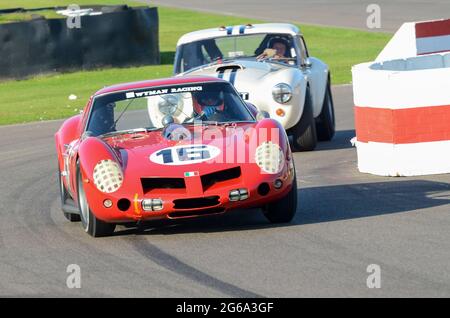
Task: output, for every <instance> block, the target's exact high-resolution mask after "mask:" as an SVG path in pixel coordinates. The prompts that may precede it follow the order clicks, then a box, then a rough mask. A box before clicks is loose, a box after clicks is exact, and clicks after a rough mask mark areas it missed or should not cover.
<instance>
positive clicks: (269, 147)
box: [255, 141, 284, 174]
mask: <svg viewBox="0 0 450 318" xmlns="http://www.w3.org/2000/svg"><path fill="white" fill-rule="evenodd" d="M255 162H256V164H257V165H258V167H260V168H261V170H262V171H264V172H265V173H269V174H276V173H279V172H281V170H282V169H283V164H284V153H283V150H282V149H281V147H280V146H279V145H278V144H276V143H273V142H271V141H266V142H263V143H262V144H261V145H259V146H258V147H257V148H256V151H255Z"/></svg>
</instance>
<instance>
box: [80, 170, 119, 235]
mask: <svg viewBox="0 0 450 318" xmlns="http://www.w3.org/2000/svg"><path fill="white" fill-rule="evenodd" d="M77 176H78V177H77V184H78V206H79V208H80V212H81V213H80V216H81V224H82V225H83V229H84V231H85V232H86V233H88V234H89V235H91V236H93V237H102V236H109V235H112V234H113V233H114V229H115V228H116V225H115V224H113V223H107V222H104V221H102V220H99V219H97V218H96V217H95V215H94V213H92V211H91V209H90V207H89V203H88V201H87V198H86V193H85V191H84V187H83V181H82V180H83V179H82V177H81V172H80V169H79V168H78V175H77Z"/></svg>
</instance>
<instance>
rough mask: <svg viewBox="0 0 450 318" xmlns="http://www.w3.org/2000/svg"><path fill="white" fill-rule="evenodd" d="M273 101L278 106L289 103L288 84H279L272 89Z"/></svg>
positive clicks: (290, 89) (290, 94)
mask: <svg viewBox="0 0 450 318" xmlns="http://www.w3.org/2000/svg"><path fill="white" fill-rule="evenodd" d="M272 97H273V99H274V100H275V101H276V102H277V103H280V104H285V103H287V102H289V101H290V100H291V98H292V88H291V86H289V85H288V84H285V83H280V84H277V85H275V86H274V87H273V88H272Z"/></svg>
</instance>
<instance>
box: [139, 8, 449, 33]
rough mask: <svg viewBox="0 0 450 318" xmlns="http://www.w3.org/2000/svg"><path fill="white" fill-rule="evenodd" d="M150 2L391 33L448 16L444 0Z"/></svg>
mask: <svg viewBox="0 0 450 318" xmlns="http://www.w3.org/2000/svg"><path fill="white" fill-rule="evenodd" d="M140 1H142V2H146V3H149V4H150V5H151V4H153V5H155V4H157V5H164V6H174V7H180V8H187V9H194V10H200V11H206V12H214V13H221V14H226V15H236V16H242V17H249V18H257V19H263V20H268V21H276V22H298V23H304V24H319V25H329V26H341V27H349V28H356V29H364V30H369V31H376V32H379V31H382V32H394V31H396V30H397V29H398V28H399V27H400V26H401V25H402V23H403V22H409V21H422V20H431V19H442V18H449V17H450V15H449V13H450V1H448V0H226V1H224V0H208V1H206V3H205V0H188V1H186V0H159V1H158V0H157V1H153V0H140ZM369 4H377V5H379V6H380V9H381V11H380V13H381V28H379V29H368V28H367V18H368V16H369V13H367V11H366V10H367V6H368V5H369Z"/></svg>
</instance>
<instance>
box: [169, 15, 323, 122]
mask: <svg viewBox="0 0 450 318" xmlns="http://www.w3.org/2000/svg"><path fill="white" fill-rule="evenodd" d="M230 28H232V29H231V30H232V31H231V32H230V31H229V30H230ZM270 33H274V34H286V35H290V36H291V37H292V38H293V39H294V41H293V43H294V48H293V49H295V57H296V59H297V61H296V65H289V64H287V63H282V62H274V61H256V60H249V59H239V58H237V59H235V60H232V61H226V62H224V63H223V64H212V65H210V64H207V65H204V66H203V67H199V68H195V69H192V70H188V71H186V72H181V73H179V74H178V75H183V76H185V75H209V76H215V77H221V78H223V79H225V80H228V81H230V82H231V83H232V84H233V85H234V86H235V87H236V89H237V91H238V92H239V93H241V96H242V97H243V99H244V100H246V101H247V102H250V103H252V104H254V105H255V106H256V107H257V108H258V109H259V110H261V111H267V112H268V113H269V114H270V117H271V118H274V119H276V120H278V121H279V122H280V123H281V124H282V125H283V127H284V128H285V129H289V128H291V127H293V126H294V125H295V124H297V123H298V122H299V121H300V118H301V116H302V112H303V106H304V102H305V92H306V88H307V85H309V89H310V94H311V99H312V105H313V113H314V117H317V116H319V114H320V112H321V111H322V105H323V101H324V96H325V92H326V85H327V81H328V76H329V69H328V66H327V65H326V64H325V63H323V62H322V61H320V60H319V59H317V58H314V57H309V56H308V52H307V49H306V45H305V43H304V39H303V36H302V34H301V33H300V30H299V29H298V28H297V27H296V26H294V25H291V24H281V23H268V24H255V25H252V26H247V27H242V26H234V27H228V28H225V29H224V28H218V29H208V30H201V31H196V32H192V33H188V34H186V35H184V36H182V37H181V38H180V40H179V41H178V44H177V52H178V48H179V47H180V46H181V45H182V44H186V43H190V42H193V41H199V40H204V39H214V38H219V37H225V36H230V35H233V36H236V35H238V36H240V35H242V36H245V35H248V34H270ZM175 72H176V71H175ZM233 73H234V74H233ZM279 83H286V84H288V85H290V86H291V88H292V98H291V99H290V101H289V102H287V103H285V104H280V103H278V102H276V101H275V100H274V99H273V97H272V88H273V87H274V86H275V85H276V84H279ZM278 109H282V110H283V111H284V116H279V115H277V110H278Z"/></svg>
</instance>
